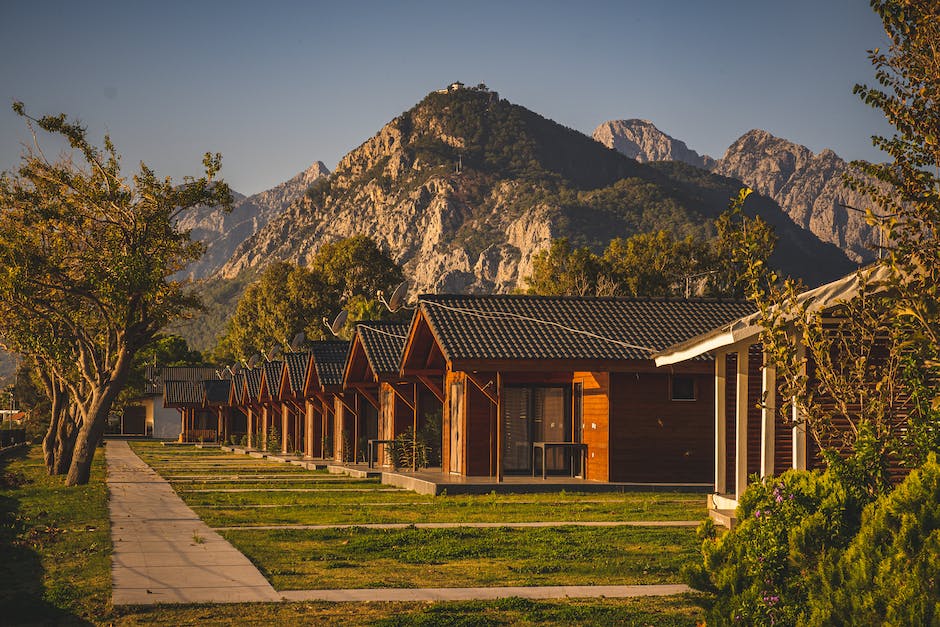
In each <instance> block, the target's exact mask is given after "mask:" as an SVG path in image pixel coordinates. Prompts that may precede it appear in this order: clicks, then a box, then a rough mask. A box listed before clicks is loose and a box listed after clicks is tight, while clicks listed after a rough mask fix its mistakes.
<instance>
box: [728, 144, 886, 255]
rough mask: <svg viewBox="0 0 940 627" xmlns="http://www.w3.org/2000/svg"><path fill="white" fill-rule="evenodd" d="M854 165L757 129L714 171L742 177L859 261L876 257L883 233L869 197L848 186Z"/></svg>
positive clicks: (795, 220)
mask: <svg viewBox="0 0 940 627" xmlns="http://www.w3.org/2000/svg"><path fill="white" fill-rule="evenodd" d="M848 170H849V165H848V164H847V163H846V162H845V161H843V160H842V159H840V158H839V156H838V155H836V153H834V152H832V151H831V150H823V151H822V152H820V153H819V154H813V152H812V151H811V150H810V149H809V148H806V147H805V146H801V145H799V144H794V143H793V142H789V141H786V140H784V139H780V138H779V137H775V136H773V135H771V134H770V133H768V132H766V131H761V130H753V131H748V132H747V133H745V134H744V135H742V136H741V137H740V138H739V139H738V140H737V141H736V142H734V143H733V144H731V146H730V147H729V148H728V151H727V152H726V153H725V155H724V157H722V158H721V159H720V160H719V161H718V163H717V165H716V166H715V169H714V171H715V172H716V173H718V174H722V175H725V176H730V177H734V178H737V179H740V180H741V181H743V182H744V183H746V184H747V185H748V186H750V187H751V188H753V189H754V190H756V191H758V192H760V193H761V194H764V195H765V196H769V197H770V198H773V199H774V200H775V201H777V203H778V204H779V205H780V206H781V207H782V208H783V210H784V211H786V212H787V213H788V214H789V215H790V217H791V218H792V219H793V221H794V222H796V224H798V225H799V226H801V227H803V228H804V229H807V230H809V231H811V232H813V233H814V234H815V235H816V236H817V237H819V238H820V239H821V240H823V241H826V242H831V243H833V244H835V245H836V246H838V247H839V248H841V249H842V250H843V251H845V253H846V254H847V255H848V256H849V257H850V258H851V259H853V260H855V261H860V262H861V261H868V260H871V259H872V258H873V253H872V250H871V248H870V246H871V244H872V243H877V237H878V234H877V233H876V232H875V231H874V230H873V229H872V227H870V226H868V225H867V224H866V223H865V215H864V214H863V213H860V212H858V211H852V210H850V209H846V208H845V206H844V205H848V206H851V207H856V208H860V209H864V208H865V207H866V206H868V203H867V201H866V199H865V197H864V196H862V195H860V194H858V193H856V192H853V191H852V190H849V189H846V188H845V187H844V183H843V176H844V174H845V173H847V172H848Z"/></svg>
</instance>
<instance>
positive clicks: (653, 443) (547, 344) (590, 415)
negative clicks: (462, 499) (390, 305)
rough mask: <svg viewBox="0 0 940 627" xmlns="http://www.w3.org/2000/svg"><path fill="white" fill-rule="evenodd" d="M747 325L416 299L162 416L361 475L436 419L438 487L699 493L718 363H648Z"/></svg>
mask: <svg viewBox="0 0 940 627" xmlns="http://www.w3.org/2000/svg"><path fill="white" fill-rule="evenodd" d="M749 311H750V308H749V306H748V305H746V304H743V303H740V302H729V301H709V300H666V299H663V300H656V299H650V300H646V299H643V300H640V299H617V298H580V297H538V296H521V295H492V296H457V295H429V296H422V297H421V298H420V299H419V302H418V305H417V308H416V309H415V312H414V315H413V317H412V320H411V323H410V324H408V325H404V324H389V323H374V322H368V323H360V324H359V325H358V326H357V328H356V333H355V336H354V337H353V339H352V340H351V341H350V342H345V341H319V342H311V343H309V350H307V351H304V352H296V353H288V354H286V355H284V357H283V359H280V360H276V361H268V362H265V363H263V364H261V365H259V366H257V367H255V368H251V369H243V370H241V371H240V372H237V373H236V374H235V375H234V376H232V377H229V378H226V379H221V380H215V381H206V382H200V381H193V382H171V381H167V382H166V398H165V403H166V405H167V406H169V407H176V408H177V409H179V410H180V412H181V415H182V417H183V428H182V433H181V439H184V440H187V439H192V438H193V436H194V435H200V434H201V430H200V429H199V428H197V427H204V426H205V422H203V423H199V424H197V421H198V418H197V416H198V415H200V413H202V414H203V415H205V414H206V413H207V412H210V413H212V414H213V415H214V416H215V427H216V429H217V432H218V437H219V439H224V440H230V439H231V436H236V441H237V442H242V441H244V443H245V444H246V445H247V447H248V448H253V449H264V448H266V447H267V446H268V444H269V438H270V436H271V434H272V433H273V432H274V430H275V429H276V430H277V431H278V433H279V434H280V443H281V446H280V452H281V453H285V454H286V453H292V452H293V453H297V454H299V455H301V456H303V457H305V458H309V459H331V460H335V461H336V462H353V463H355V462H364V461H367V460H366V456H367V455H368V453H369V445H368V442H369V441H370V440H371V441H372V442H373V444H375V451H376V453H377V457H378V461H379V464H380V465H388V464H389V463H390V461H391V460H390V459H389V456H388V455H386V454H385V450H384V449H385V444H386V443H387V442H388V441H390V440H393V439H394V438H395V437H396V436H398V435H400V434H401V433H403V432H404V431H405V430H407V429H408V428H411V429H414V430H416V431H419V432H423V431H427V428H428V426H429V422H430V421H439V422H440V427H439V429H438V430H433V429H432V431H431V433H439V434H440V436H439V437H440V457H439V459H437V460H435V461H439V462H440V464H441V472H442V473H444V474H445V475H458V476H466V477H493V478H496V479H497V480H499V479H502V478H503V477H504V476H505V475H513V474H522V475H531V474H533V472H535V471H536V470H538V471H541V470H543V469H547V470H549V471H555V472H564V473H570V474H577V475H579V476H581V477H582V478H584V479H586V480H589V481H604V482H625V483H651V484H656V483H678V484H696V483H698V484H705V483H710V482H711V479H710V476H711V471H712V467H713V464H714V446H713V434H712V427H711V425H712V420H711V415H712V411H713V406H714V398H713V391H714V385H713V377H714V375H713V373H712V365H711V359H710V357H709V356H700V357H696V358H695V359H692V360H689V361H688V362H686V363H682V364H677V365H675V366H671V367H669V368H657V367H656V365H655V364H654V362H653V360H652V358H651V355H652V354H653V353H654V352H656V351H661V350H663V349H666V348H668V347H669V346H672V345H674V344H676V343H678V342H682V341H686V340H688V339H689V338H691V337H694V336H696V335H698V334H700V333H704V332H706V331H708V330H710V329H712V328H714V327H717V326H720V325H722V324H726V323H728V322H730V321H732V320H735V319H737V318H739V317H741V316H742V315H744V314H747V313H748V312H749ZM226 393H227V397H226ZM431 426H432V427H433V425H431ZM434 444H436V443H434ZM435 448H436V447H435ZM534 454H535V455H534Z"/></svg>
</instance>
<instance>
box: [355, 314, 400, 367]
mask: <svg viewBox="0 0 940 627" xmlns="http://www.w3.org/2000/svg"><path fill="white" fill-rule="evenodd" d="M356 335H357V336H358V338H359V340H360V341H361V342H362V348H363V350H364V351H365V353H366V358H367V359H368V360H369V366H370V367H371V368H372V372H374V373H375V374H376V375H378V376H380V377H381V376H387V375H390V374H397V373H398V368H399V366H400V365H401V353H402V351H403V350H405V340H407V339H408V325H407V324H401V323H393V322H360V323H359V324H358V325H357V326H356Z"/></svg>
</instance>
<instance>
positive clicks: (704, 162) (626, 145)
mask: <svg viewBox="0 0 940 627" xmlns="http://www.w3.org/2000/svg"><path fill="white" fill-rule="evenodd" d="M593 137H594V139H595V140H597V141H599V142H600V143H602V144H604V145H605V146H607V147H608V148H613V149H614V150H616V151H618V152H621V153H623V154H625V155H627V156H628V157H630V158H631V159H636V160H637V161H639V162H641V163H646V162H649V161H681V162H683V163H688V164H689V165H694V166H695V167H697V168H704V169H706V170H711V169H712V168H713V167H714V166H715V160H714V159H712V158H711V157H709V156H708V155H700V154H698V153H697V152H695V151H694V150H692V149H690V148H689V147H688V146H686V145H685V142H683V141H681V140H678V139H676V138H674V137H670V136H669V135H667V134H666V133H664V132H662V131H661V130H659V129H658V128H656V126H655V125H653V123H652V122H650V121H649V120H637V119H633V120H610V121H608V122H604V123H603V124H601V125H600V126H598V127H597V128H596V129H594V133H593Z"/></svg>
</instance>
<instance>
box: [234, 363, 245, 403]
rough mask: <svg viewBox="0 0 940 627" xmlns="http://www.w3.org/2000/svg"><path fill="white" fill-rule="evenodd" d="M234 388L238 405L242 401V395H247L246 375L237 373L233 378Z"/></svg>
mask: <svg viewBox="0 0 940 627" xmlns="http://www.w3.org/2000/svg"><path fill="white" fill-rule="evenodd" d="M232 387H233V388H234V389H233V392H234V394H235V401H236V404H237V403H240V402H241V400H242V394H244V393H245V375H244V374H243V373H242V372H241V371H239V372H236V373H235V376H234V377H232Z"/></svg>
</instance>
